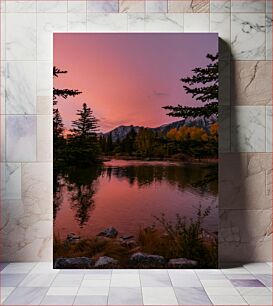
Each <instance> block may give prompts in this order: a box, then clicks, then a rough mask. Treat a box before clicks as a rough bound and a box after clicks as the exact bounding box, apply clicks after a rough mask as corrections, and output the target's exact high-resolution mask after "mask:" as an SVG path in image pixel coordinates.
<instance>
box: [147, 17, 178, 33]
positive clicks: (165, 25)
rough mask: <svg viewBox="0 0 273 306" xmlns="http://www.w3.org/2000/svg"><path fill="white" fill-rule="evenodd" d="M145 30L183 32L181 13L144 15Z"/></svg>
mask: <svg viewBox="0 0 273 306" xmlns="http://www.w3.org/2000/svg"><path fill="white" fill-rule="evenodd" d="M145 31H146V32H183V14H179V13H177V14H176V13H169V14H163V13H157V14H152V13H151V14H146V15H145Z"/></svg>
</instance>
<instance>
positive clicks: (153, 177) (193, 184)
mask: <svg viewBox="0 0 273 306" xmlns="http://www.w3.org/2000/svg"><path fill="white" fill-rule="evenodd" d="M103 174H104V175H106V176H107V177H108V178H109V180H111V177H112V175H114V176H115V177H117V178H118V179H120V180H123V179H126V180H127V181H128V182H129V184H130V185H133V184H135V183H137V185H138V187H139V188H143V187H145V186H149V185H151V184H152V183H154V182H162V181H163V180H165V181H167V182H168V183H169V184H171V185H172V186H177V187H178V188H179V189H180V190H181V191H184V190H186V189H191V191H197V192H198V193H205V192H206V193H211V194H212V195H217V194H218V179H217V178H218V167H217V165H209V166H207V165H183V166H160V165H156V166H152V165H138V166H127V167H107V168H104V170H103Z"/></svg>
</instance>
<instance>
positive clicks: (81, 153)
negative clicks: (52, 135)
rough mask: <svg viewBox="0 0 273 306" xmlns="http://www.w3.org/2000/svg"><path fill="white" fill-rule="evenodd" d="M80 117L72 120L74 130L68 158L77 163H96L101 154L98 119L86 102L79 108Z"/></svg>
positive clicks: (70, 139)
mask: <svg viewBox="0 0 273 306" xmlns="http://www.w3.org/2000/svg"><path fill="white" fill-rule="evenodd" d="M77 115H78V116H79V118H78V119H77V120H74V121H72V129H71V130H70V131H71V132H72V135H71V137H70V138H69V146H68V159H69V161H70V162H73V163H75V164H77V165H86V164H94V163H96V162H97V161H98V157H99V154H100V147H99V141H98V138H97V134H96V132H97V128H98V119H96V118H95V116H94V115H93V112H92V110H91V109H90V107H87V104H86V103H84V104H83V107H82V109H81V110H78V112H77Z"/></svg>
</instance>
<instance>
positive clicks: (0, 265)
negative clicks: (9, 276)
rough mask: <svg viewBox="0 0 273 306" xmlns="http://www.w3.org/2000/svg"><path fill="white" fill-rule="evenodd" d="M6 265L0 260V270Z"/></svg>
mask: <svg viewBox="0 0 273 306" xmlns="http://www.w3.org/2000/svg"><path fill="white" fill-rule="evenodd" d="M7 265H8V263H7V262H0V271H2V270H3V269H4V268H5V267H6V266H7Z"/></svg>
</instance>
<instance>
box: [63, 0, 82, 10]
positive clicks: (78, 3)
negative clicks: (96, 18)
mask: <svg viewBox="0 0 273 306" xmlns="http://www.w3.org/2000/svg"><path fill="white" fill-rule="evenodd" d="M67 2H68V13H86V10H87V1H86V0H75V1H70V0H69V1H67Z"/></svg>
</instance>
